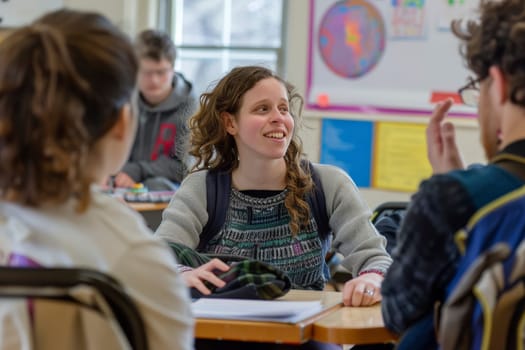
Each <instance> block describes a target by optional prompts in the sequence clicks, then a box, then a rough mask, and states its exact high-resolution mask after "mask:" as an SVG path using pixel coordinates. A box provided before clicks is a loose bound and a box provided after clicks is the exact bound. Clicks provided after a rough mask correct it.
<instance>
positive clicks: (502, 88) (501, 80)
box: [489, 66, 508, 104]
mask: <svg viewBox="0 0 525 350" xmlns="http://www.w3.org/2000/svg"><path fill="white" fill-rule="evenodd" d="M489 77H490V79H491V80H492V81H491V85H490V87H489V89H490V93H491V95H492V97H493V98H494V101H495V102H497V103H498V104H503V103H505V101H507V98H508V91H507V78H506V77H505V75H504V74H503V72H502V71H501V69H500V68H499V67H498V66H492V67H490V68H489Z"/></svg>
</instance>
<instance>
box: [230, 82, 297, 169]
mask: <svg viewBox="0 0 525 350" xmlns="http://www.w3.org/2000/svg"><path fill="white" fill-rule="evenodd" d="M224 122H225V124H226V130H227V131H228V133H229V134H230V135H232V136H233V137H234V139H235V143H236V145H237V150H238V152H239V161H241V162H242V161H243V160H244V161H246V160H247V159H250V160H252V159H279V158H282V157H284V155H285V153H286V150H287V149H288V146H289V145H290V141H291V140H292V135H293V131H294V119H293V117H292V116H291V114H290V111H289V104H288V93H287V91H286V87H285V86H284V85H283V84H282V83H281V82H280V81H278V80H277V79H275V78H267V79H263V80H261V81H259V82H258V83H257V84H255V86H254V87H253V88H251V89H250V90H248V91H247V92H246V93H245V94H244V96H243V97H242V100H241V108H240V109H239V112H238V115H237V116H233V115H230V114H227V115H225V116H224Z"/></svg>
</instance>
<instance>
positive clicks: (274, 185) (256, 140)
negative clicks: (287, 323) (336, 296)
mask: <svg viewBox="0 0 525 350" xmlns="http://www.w3.org/2000/svg"><path fill="white" fill-rule="evenodd" d="M302 102H303V100H302V98H301V96H300V95H299V94H298V93H297V92H296V91H295V89H294V87H293V86H292V85H291V84H289V83H288V82H286V81H284V80H283V79H281V78H280V77H279V76H277V75H276V74H275V73H274V72H272V71H271V70H269V69H267V68H264V67H259V66H244V67H237V68H234V69H233V70H231V71H230V72H229V73H228V74H226V75H225V76H224V77H223V78H222V79H221V80H220V81H219V82H218V83H217V85H216V86H215V87H214V88H213V89H212V90H211V91H210V92H207V93H204V94H203V95H202V96H201V99H200V110H199V111H198V112H197V113H196V114H195V115H194V116H193V117H192V118H191V119H190V130H191V138H190V145H191V149H190V153H191V155H192V156H193V157H194V158H195V165H194V168H193V171H192V173H191V174H190V175H188V177H187V178H186V179H185V180H184V181H183V183H182V185H181V187H180V189H179V190H178V191H177V192H176V193H175V195H174V197H173V199H172V201H171V203H170V205H169V206H168V208H167V209H166V210H165V211H164V213H163V220H162V222H161V224H160V226H159V227H158V229H157V231H156V235H157V236H158V237H161V238H163V239H166V240H168V241H170V242H176V243H180V244H184V245H186V246H188V247H190V248H193V249H194V248H196V247H197V246H198V244H199V240H200V234H201V231H202V229H203V227H204V226H205V224H206V223H207V220H208V218H209V216H210V213H208V212H207V206H206V205H207V203H206V191H207V187H206V176H207V173H208V172H215V171H220V172H226V173H228V174H229V177H230V178H231V189H228V190H229V191H231V193H230V197H229V202H228V203H225V205H227V206H228V209H227V214H226V218H225V221H224V223H223V225H222V227H221V228H220V230H219V232H218V233H217V234H215V236H214V237H213V238H211V240H210V241H209V242H208V243H207V244H206V246H205V247H204V248H203V249H202V250H201V251H202V252H203V253H218V254H233V255H238V256H242V257H247V258H252V259H255V260H260V261H264V262H266V263H269V264H271V265H274V266H276V267H278V268H279V269H281V270H283V271H284V272H286V274H287V275H288V276H289V277H290V279H291V281H292V285H293V287H294V288H303V289H317V290H321V289H323V288H324V285H325V282H326V279H327V275H326V270H327V266H326V262H325V260H324V256H325V253H326V252H327V251H328V250H329V248H330V247H331V246H332V247H334V248H335V249H336V250H337V251H339V252H341V253H342V254H343V255H344V256H345V258H344V259H343V263H342V264H343V266H345V267H346V268H348V269H349V270H350V271H351V272H352V274H353V275H354V276H355V278H354V279H352V280H351V281H349V282H347V283H346V284H345V287H344V292H343V294H344V302H345V304H347V305H354V306H358V305H370V304H373V303H376V302H378V301H379V300H380V299H381V293H380V290H379V289H380V285H381V281H382V279H383V277H382V275H383V274H384V273H385V271H386V269H387V268H388V266H389V265H390V261H391V260H390V257H389V255H388V254H387V252H386V251H385V239H384V237H382V236H381V235H379V234H378V233H377V231H376V230H375V228H374V227H373V225H372V224H371V223H370V220H369V219H370V214H371V213H370V210H369V209H368V207H367V205H366V204H365V202H364V201H363V199H362V198H361V197H360V195H359V193H358V189H357V188H356V186H355V184H354V182H353V181H352V179H351V178H350V177H349V176H348V175H347V174H346V173H345V172H343V171H342V170H341V169H339V168H337V167H334V166H329V165H321V164H312V167H313V168H314V170H315V171H316V172H317V173H318V174H319V177H320V180H321V184H322V185H321V187H322V190H323V193H324V195H325V198H326V200H325V202H326V211H327V216H328V220H329V226H330V229H331V231H332V235H327V236H323V235H321V234H320V232H318V226H319V224H320V223H316V222H315V220H314V218H313V216H312V215H311V208H310V207H309V204H308V202H307V200H306V197H307V195H308V194H309V193H311V192H312V191H313V186H314V184H313V181H312V174H311V173H310V170H309V167H303V166H302V165H301V164H302V163H303V162H304V160H305V158H304V155H303V153H302V143H301V140H300V138H299V135H298V128H299V126H300V122H301V119H300V118H301V108H302ZM332 237H333V239H332ZM214 268H219V269H222V270H226V269H227V266H224V265H223V264H221V263H220V262H218V261H214V262H211V263H209V264H208V265H206V266H203V267H201V268H197V269H194V270H189V271H186V272H184V273H183V276H185V277H186V280H187V281H188V283H189V284H190V285H191V286H192V287H197V288H200V289H201V290H202V291H203V292H207V290H206V287H205V286H204V284H202V283H201V282H202V280H207V281H210V282H212V283H219V284H220V281H217V280H216V279H215V278H214V275H213V274H212V273H211V272H210V271H212V270H213V269H214ZM208 292H209V291H208Z"/></svg>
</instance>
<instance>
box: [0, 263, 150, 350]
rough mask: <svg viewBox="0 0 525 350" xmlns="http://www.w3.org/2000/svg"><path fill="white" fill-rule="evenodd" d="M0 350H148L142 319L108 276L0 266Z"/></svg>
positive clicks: (132, 304)
mask: <svg viewBox="0 0 525 350" xmlns="http://www.w3.org/2000/svg"><path fill="white" fill-rule="evenodd" d="M0 298H2V300H1V301H0V349H1V350H7V349H21V350H26V349H27V350H29V349H38V350H47V349H54V350H61V349H80V350H92V349H93V350H94V349H133V350H143V349H147V346H148V345H147V336H146V333H145V330H144V324H143V321H142V317H141V315H140V313H139V311H138V309H137V308H136V306H135V304H134V303H133V301H132V300H131V298H130V297H129V295H128V294H127V293H126V292H125V290H124V289H123V288H122V286H121V285H120V284H119V283H118V282H117V281H116V280H115V279H114V278H112V277H110V276H108V275H107V274H104V273H101V272H98V271H95V270H90V269H79V268H20V267H0Z"/></svg>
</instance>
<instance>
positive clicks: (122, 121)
mask: <svg viewBox="0 0 525 350" xmlns="http://www.w3.org/2000/svg"><path fill="white" fill-rule="evenodd" d="M117 113H118V116H117V121H116V122H115V124H114V125H113V126H112V127H111V129H110V131H109V132H110V133H111V135H112V136H113V137H115V138H116V139H118V140H122V139H123V138H125V137H126V136H127V134H128V131H129V128H130V127H132V123H133V120H132V118H133V116H132V114H131V106H130V105H129V103H126V104H125V105H124V106H123V107H122V108H121V109H120V110H119V111H118V112H117Z"/></svg>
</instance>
